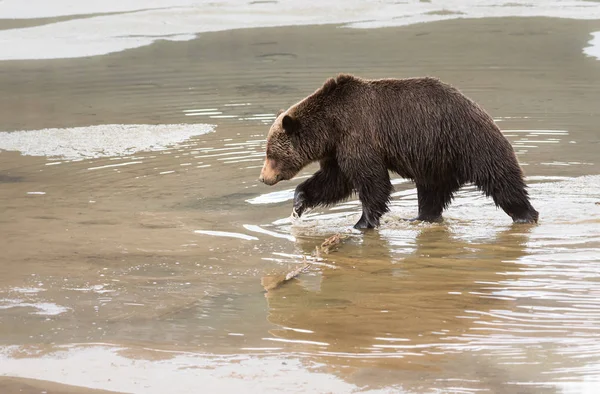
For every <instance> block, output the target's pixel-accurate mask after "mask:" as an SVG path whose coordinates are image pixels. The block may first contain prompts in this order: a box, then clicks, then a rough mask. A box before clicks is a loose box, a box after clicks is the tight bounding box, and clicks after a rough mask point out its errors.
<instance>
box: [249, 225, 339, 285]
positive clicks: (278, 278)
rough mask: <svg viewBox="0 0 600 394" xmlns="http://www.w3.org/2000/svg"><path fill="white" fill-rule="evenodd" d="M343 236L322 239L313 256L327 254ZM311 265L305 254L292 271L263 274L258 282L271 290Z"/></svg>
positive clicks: (337, 235) (335, 235) (336, 235)
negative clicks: (301, 261) (302, 261)
mask: <svg viewBox="0 0 600 394" xmlns="http://www.w3.org/2000/svg"><path fill="white" fill-rule="evenodd" d="M344 238H346V237H344V236H342V235H341V234H334V235H332V236H331V237H329V238H327V239H326V240H325V241H323V243H322V244H321V246H320V247H319V246H317V247H316V248H315V253H314V256H315V257H321V252H322V253H325V254H329V252H331V251H332V250H333V249H334V248H335V247H337V246H338V245H339V244H340V243H341V242H342V239H344ZM311 266H312V263H309V262H308V261H307V259H306V256H304V264H303V265H302V266H300V267H298V268H295V269H293V270H292V271H290V272H288V273H286V274H284V275H269V276H264V277H262V278H261V280H260V283H261V285H262V286H263V287H264V289H265V290H266V291H269V290H273V289H276V288H278V287H279V286H281V285H283V284H284V283H286V282H288V281H290V280H291V279H294V278H295V277H297V276H298V275H300V274H301V273H303V272H304V271H306V270H307V269H308V268H310V267H311Z"/></svg>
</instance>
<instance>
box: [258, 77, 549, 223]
mask: <svg viewBox="0 0 600 394" xmlns="http://www.w3.org/2000/svg"><path fill="white" fill-rule="evenodd" d="M315 161H319V163H320V166H321V168H320V169H319V170H318V171H317V172H316V173H315V174H314V175H313V176H312V177H310V178H309V179H307V180H305V181H304V182H302V183H300V184H299V185H298V186H297V188H296V190H295V194H294V211H295V213H296V214H297V215H298V216H301V215H302V212H303V211H304V210H305V209H307V208H312V207H315V206H318V205H322V206H329V205H332V204H335V203H337V202H340V201H343V200H345V199H346V198H348V197H349V196H350V195H351V194H352V192H353V191H356V192H357V193H358V196H359V199H360V201H361V203H362V216H361V218H360V220H359V221H358V222H357V223H356V225H355V226H354V227H355V228H359V229H364V228H374V227H377V226H379V220H380V218H381V216H382V215H383V214H384V213H386V212H387V211H388V209H389V208H388V204H389V200H390V194H391V193H392V190H393V187H392V184H391V182H390V175H389V172H388V171H393V172H395V173H397V174H398V175H400V176H401V177H403V178H407V179H411V180H413V181H414V182H415V184H416V187H417V197H418V203H419V214H418V216H417V217H416V218H415V219H412V220H421V221H427V222H438V221H441V220H442V211H443V210H444V209H445V208H447V207H448V205H449V204H450V202H451V201H452V199H453V194H454V193H455V192H456V191H457V190H458V189H459V188H460V187H461V186H462V185H464V184H467V183H473V184H475V185H476V186H477V187H478V188H479V190H481V191H483V192H484V193H485V195H486V196H488V197H489V196H491V197H492V199H493V200H494V203H495V204H496V206H497V207H498V206H499V207H500V208H502V209H503V210H504V212H506V213H507V214H508V215H509V216H510V217H512V219H513V221H514V222H516V223H537V221H538V212H537V211H536V210H535V209H534V208H533V207H532V206H531V204H530V202H529V196H528V193H527V191H526V187H527V186H526V184H525V182H524V180H523V172H522V171H521V167H520V166H519V163H518V162H517V158H516V155H515V153H514V150H513V148H512V146H511V145H510V143H509V141H508V140H507V139H506V138H505V137H504V135H502V132H501V131H500V129H499V128H498V127H497V126H496V124H495V123H494V120H493V119H492V118H491V117H490V116H489V115H488V114H487V113H486V112H485V110H483V109H482V108H481V107H480V106H479V105H478V104H476V103H475V102H473V101H472V100H471V99H469V98H468V97H466V96H465V95H463V94H462V93H461V92H460V91H459V90H458V89H456V88H455V87H453V86H451V85H449V84H446V83H444V82H442V81H440V80H439V79H437V78H432V77H421V78H407V79H392V78H389V79H363V78H360V77H356V76H353V75H348V74H340V75H338V76H337V77H336V78H330V79H328V80H327V81H326V82H325V83H324V85H323V86H322V87H320V88H319V89H317V90H316V91H315V92H314V93H313V94H311V95H310V96H308V97H306V98H305V99H303V100H302V101H300V102H298V103H296V104H294V105H292V106H291V107H290V108H289V109H287V110H285V111H284V110H282V111H280V113H279V114H278V116H277V118H276V119H275V121H274V123H273V125H272V126H271V129H270V130H269V134H268V136H267V148H266V159H265V163H264V166H263V168H262V171H261V175H260V178H259V180H260V181H262V182H264V183H265V184H267V185H274V184H276V183H277V182H279V181H281V180H289V179H292V178H293V177H294V176H295V175H296V174H298V172H299V171H300V170H302V168H304V167H305V166H306V165H308V164H310V163H312V162H315Z"/></svg>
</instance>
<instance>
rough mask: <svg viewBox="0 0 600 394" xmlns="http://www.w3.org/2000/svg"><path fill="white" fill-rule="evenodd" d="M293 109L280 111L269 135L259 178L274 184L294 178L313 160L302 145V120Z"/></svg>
mask: <svg viewBox="0 0 600 394" xmlns="http://www.w3.org/2000/svg"><path fill="white" fill-rule="evenodd" d="M290 112H293V111H291V110H288V111H284V110H281V111H279V114H278V115H277V119H275V122H274V123H273V125H272V126H271V129H270V130H269V134H268V136H267V154H266V158H265V163H264V165H263V168H262V171H261V172H260V178H259V180H260V181H261V182H263V183H265V184H266V185H269V186H272V185H274V184H276V183H277V182H279V181H282V180H289V179H292V178H293V177H294V176H296V174H298V172H300V170H302V168H304V166H306V165H307V164H309V163H310V162H311V161H312V160H311V159H310V158H309V155H308V154H307V153H308V152H306V150H305V149H303V147H302V145H303V144H302V136H301V135H300V129H301V126H300V120H299V119H298V118H297V117H296V116H295V115H294V114H293V113H290Z"/></svg>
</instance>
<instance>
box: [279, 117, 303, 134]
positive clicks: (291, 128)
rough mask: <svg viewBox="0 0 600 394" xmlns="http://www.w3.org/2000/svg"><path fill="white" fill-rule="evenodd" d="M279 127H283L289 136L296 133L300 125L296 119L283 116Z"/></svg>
mask: <svg viewBox="0 0 600 394" xmlns="http://www.w3.org/2000/svg"><path fill="white" fill-rule="evenodd" d="M281 125H282V126H283V130H284V131H285V132H286V133H287V134H290V135H291V134H296V133H297V132H298V129H299V128H300V123H299V122H298V119H296V118H292V117H291V116H289V115H285V116H284V117H283V119H282V120H281Z"/></svg>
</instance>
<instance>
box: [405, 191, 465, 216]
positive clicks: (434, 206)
mask: <svg viewBox="0 0 600 394" xmlns="http://www.w3.org/2000/svg"><path fill="white" fill-rule="evenodd" d="M458 188H459V187H458V186H456V187H451V188H444V187H439V186H432V185H423V184H419V183H417V198H418V200H419V216H417V217H416V218H414V219H411V221H414V220H421V221H424V222H430V223H439V222H441V221H442V220H443V219H442V212H443V211H444V209H446V208H447V207H448V205H450V202H451V201H452V198H453V196H454V192H455V191H456V190H458Z"/></svg>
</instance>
